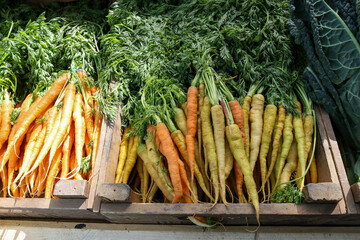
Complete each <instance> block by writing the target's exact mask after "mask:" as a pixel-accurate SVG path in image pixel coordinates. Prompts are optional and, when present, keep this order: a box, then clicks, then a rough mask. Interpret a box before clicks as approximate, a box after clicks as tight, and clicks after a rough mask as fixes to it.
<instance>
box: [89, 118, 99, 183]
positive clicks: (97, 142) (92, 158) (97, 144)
mask: <svg viewBox="0 0 360 240" xmlns="http://www.w3.org/2000/svg"><path fill="white" fill-rule="evenodd" d="M95 123H97V125H96V127H95V133H94V143H93V149H92V156H91V176H92V174H93V170H94V169H95V161H96V154H97V149H98V146H99V140H100V131H101V123H102V116H101V115H99V116H98V119H96V121H95Z"/></svg>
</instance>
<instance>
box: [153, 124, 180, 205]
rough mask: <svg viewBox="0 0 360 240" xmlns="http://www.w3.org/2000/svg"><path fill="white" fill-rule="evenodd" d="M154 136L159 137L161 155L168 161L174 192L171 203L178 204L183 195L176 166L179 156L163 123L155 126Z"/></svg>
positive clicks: (177, 165) (177, 166)
mask: <svg viewBox="0 0 360 240" xmlns="http://www.w3.org/2000/svg"><path fill="white" fill-rule="evenodd" d="M156 135H157V136H158V137H159V140H160V143H161V145H162V149H161V150H162V154H163V155H164V156H165V158H166V159H167V161H168V166H169V172H170V178H171V182H172V185H173V187H174V191H175V198H174V200H173V203H178V202H180V199H181V198H182V193H183V189H182V184H181V177H180V170H179V164H178V159H179V154H178V152H177V150H176V148H175V146H174V143H173V141H172V139H171V136H170V132H169V129H168V128H167V127H166V125H165V124H164V123H159V124H157V125H156Z"/></svg>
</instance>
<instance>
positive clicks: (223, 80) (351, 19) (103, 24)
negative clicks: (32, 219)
mask: <svg viewBox="0 0 360 240" xmlns="http://www.w3.org/2000/svg"><path fill="white" fill-rule="evenodd" d="M21 2H22V1H19V2H17V1H10V0H0V4H1V6H4V7H3V8H2V9H1V10H0V86H1V90H0V105H1V107H0V114H1V115H0V164H1V165H0V176H1V186H2V189H1V190H2V196H3V197H45V198H52V197H53V188H54V185H55V183H56V182H57V181H58V180H59V179H76V180H79V179H85V180H88V181H91V179H92V177H93V176H94V175H95V174H97V173H94V172H93V170H94V166H95V161H97V159H96V155H97V150H98V147H99V145H101V144H102V143H101V142H99V139H100V135H101V134H102V133H101V131H100V130H101V124H102V121H103V120H107V121H108V122H107V123H108V124H109V125H111V122H112V121H114V120H115V118H116V117H117V115H118V107H119V106H120V107H121V121H122V139H121V143H119V144H120V154H119V159H118V163H117V169H116V176H115V183H124V184H128V185H129V186H130V188H131V189H132V190H133V191H134V192H135V193H136V194H137V196H138V197H139V198H140V200H141V201H142V202H143V203H152V202H162V203H189V204H191V203H201V202H207V203H212V204H213V206H214V205H215V204H218V203H222V204H225V205H228V204H231V203H240V204H241V203H250V204H252V205H253V207H254V209H255V211H256V217H257V221H258V222H260V221H259V204H260V203H269V204H271V203H297V204H300V203H302V202H303V200H304V195H303V193H302V190H303V188H304V185H305V184H307V183H317V182H318V170H317V166H316V163H317V162H316V160H315V155H316V154H315V144H316V119H315V112H314V109H313V102H314V103H317V104H319V105H322V106H323V107H324V108H325V109H326V111H327V112H329V114H330V115H331V117H332V119H333V120H334V122H335V125H336V126H337V131H338V132H339V136H340V138H341V139H342V141H341V143H339V145H340V147H341V148H342V149H344V150H343V154H344V155H343V157H344V159H345V165H346V167H347V170H348V174H349V180H350V182H355V181H358V180H359V179H360V178H359V176H360V171H359V169H360V161H357V159H358V158H359V151H358V150H359V148H360V147H359V146H360V145H359V144H360V140H359V136H360V135H359V134H357V132H358V127H357V126H358V123H359V119H360V117H359V114H358V112H357V111H356V106H357V105H358V104H357V103H358V100H359V93H360V91H359V86H358V85H359V83H358V81H356V80H357V79H358V78H359V76H360V45H359V36H360V30H359V19H360V18H359V16H360V14H359V9H360V7H359V6H357V5H356V4H355V3H353V1H351V0H347V1H342V2H335V1H330V0H329V1H325V0H309V1H290V2H289V1H285V0H276V1H240V2H239V1H236V0H210V1H202V0H184V1H168V0H160V1H141V0H136V1H126V0H117V1H115V2H113V3H111V4H109V6H104V5H106V3H101V2H100V1H86V0H81V1H76V2H72V3H51V4H48V5H28V4H24V3H21ZM297 44H299V45H297ZM112 144H114V143H112ZM99 152H101V151H99ZM345 153H346V154H345ZM101 167H102V166H100V168H101ZM191 220H192V221H193V222H195V223H197V224H198V225H202V226H208V225H206V223H205V219H203V218H201V217H192V218H191Z"/></svg>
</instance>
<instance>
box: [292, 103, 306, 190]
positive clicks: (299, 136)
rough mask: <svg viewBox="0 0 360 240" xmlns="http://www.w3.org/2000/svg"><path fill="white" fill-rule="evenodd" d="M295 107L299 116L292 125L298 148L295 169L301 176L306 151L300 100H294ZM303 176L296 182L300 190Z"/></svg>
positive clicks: (303, 170)
mask: <svg viewBox="0 0 360 240" xmlns="http://www.w3.org/2000/svg"><path fill="white" fill-rule="evenodd" d="M296 109H297V111H298V112H299V117H295V116H294V118H293V125H294V132H295V139H296V142H297V149H298V157H299V162H298V169H297V172H296V174H297V176H298V177H302V176H303V175H304V174H305V168H306V159H307V156H306V153H305V144H306V143H305V133H304V125H303V121H302V114H301V105H300V102H298V101H297V102H296ZM304 179H305V178H304V177H303V178H302V179H300V180H299V181H298V182H297V185H298V188H299V189H300V190H302V188H303V187H304Z"/></svg>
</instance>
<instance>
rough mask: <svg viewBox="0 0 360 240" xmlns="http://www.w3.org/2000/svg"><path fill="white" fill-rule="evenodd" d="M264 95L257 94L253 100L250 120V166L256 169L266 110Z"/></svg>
mask: <svg viewBox="0 0 360 240" xmlns="http://www.w3.org/2000/svg"><path fill="white" fill-rule="evenodd" d="M264 101H265V99H264V96H263V95H262V94H255V95H254V96H253V97H252V100H251V110H250V122H251V131H250V132H251V136H250V159H249V161H250V166H251V169H252V170H254V168H255V164H256V161H257V159H258V156H259V151H260V144H261V136H262V131H263V112H264Z"/></svg>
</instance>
